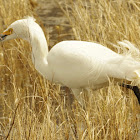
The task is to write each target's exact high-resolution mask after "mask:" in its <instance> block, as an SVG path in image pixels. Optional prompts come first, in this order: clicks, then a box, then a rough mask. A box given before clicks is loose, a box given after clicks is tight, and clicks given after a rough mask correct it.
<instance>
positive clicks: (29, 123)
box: [0, 0, 140, 140]
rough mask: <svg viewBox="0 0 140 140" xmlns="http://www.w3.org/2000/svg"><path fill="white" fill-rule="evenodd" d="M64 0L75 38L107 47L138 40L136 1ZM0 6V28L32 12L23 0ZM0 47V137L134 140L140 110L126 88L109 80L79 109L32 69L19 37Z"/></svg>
mask: <svg viewBox="0 0 140 140" xmlns="http://www.w3.org/2000/svg"><path fill="white" fill-rule="evenodd" d="M65 4H66V5H63V7H65V8H64V9H63V10H64V12H65V14H66V15H67V17H68V18H69V20H70V23H71V25H72V29H73V32H74V35H75V38H76V39H77V40H87V41H96V42H100V43H101V44H104V45H108V46H109V47H111V45H110V44H109V42H113V43H116V41H118V40H123V39H127V40H130V41H132V42H133V43H135V44H136V45H137V46H139V45H140V40H139V37H140V28H139V24H140V18H139V17H140V15H139V13H140V2H139V1H138V0H131V1H128V0H126V1H123V0H118V1H115V0H114V1H113V0H108V1H105V0H99V1H97V0H89V1H84V0H76V1H71V0H67V1H65ZM0 7H1V8H0V14H1V19H0V27H1V28H0V31H3V30H4V29H5V28H6V27H5V26H8V25H9V24H11V23H12V22H13V21H15V20H17V19H21V18H23V17H24V16H25V15H32V14H33V13H32V10H31V9H32V7H31V6H30V3H29V1H28V0H24V2H21V0H11V1H3V0H0ZM0 46H1V47H0V62H1V64H0V70H1V73H0V81H1V84H0V102H1V103H0V108H1V110H0V139H9V140H12V139H14V140H17V139H18V140H23V139H27V140H35V139H36V140H43V139H44V140H46V139H47V140H57V139H59V140H67V139H74V140H75V139H79V140H138V136H137V134H138V129H139V128H138V123H139V121H140V120H139V118H138V117H139V113H140V112H139V105H138V102H137V100H136V98H135V96H134V95H133V93H132V92H130V91H126V90H122V89H121V88H120V87H119V86H117V85H114V82H113V81H112V82H110V86H109V87H108V88H104V89H102V90H98V91H94V92H93V94H91V95H90V97H87V98H86V100H85V101H86V106H85V109H82V108H81V107H80V106H79V105H78V103H77V102H74V103H73V105H71V101H70V100H68V98H69V97H70V95H65V93H63V92H62V91H61V92H60V87H59V86H56V85H53V84H50V83H49V82H47V81H46V80H45V79H43V78H42V77H41V76H40V75H39V74H38V73H37V72H36V70H35V69H34V66H33V65H32V62H31V59H30V53H31V50H30V47H29V45H28V44H27V43H26V42H25V41H22V40H14V41H9V42H7V43H4V44H1V45H0Z"/></svg>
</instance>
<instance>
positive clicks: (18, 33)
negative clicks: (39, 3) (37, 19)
mask: <svg viewBox="0 0 140 140" xmlns="http://www.w3.org/2000/svg"><path fill="white" fill-rule="evenodd" d="M33 21H34V19H33V18H31V17H30V18H27V19H21V20H17V21H15V22H13V23H12V24H11V25H10V26H9V27H8V28H7V29H6V30H5V31H4V32H3V33H2V34H0V41H1V42H3V41H7V40H11V39H16V38H22V39H24V40H28V39H29V36H30V34H29V26H30V25H31V26H32V24H31V23H33Z"/></svg>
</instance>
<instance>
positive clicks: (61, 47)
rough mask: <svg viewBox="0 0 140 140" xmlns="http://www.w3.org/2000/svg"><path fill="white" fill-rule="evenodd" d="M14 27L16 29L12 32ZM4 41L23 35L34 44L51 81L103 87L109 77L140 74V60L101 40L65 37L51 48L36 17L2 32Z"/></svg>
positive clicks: (38, 65)
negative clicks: (115, 50) (64, 39)
mask: <svg viewBox="0 0 140 140" xmlns="http://www.w3.org/2000/svg"><path fill="white" fill-rule="evenodd" d="M10 31H12V33H9V34H8V32H10ZM0 37H1V41H5V40H10V39H15V38H22V39H24V40H27V41H28V42H29V43H30V44H31V46H32V61H33V64H34V65H35V68H36V70H37V71H39V72H40V73H41V74H42V75H43V76H44V77H45V78H46V79H48V80H50V81H51V82H55V83H60V84H62V85H65V86H68V87H69V88H71V89H72V90H73V91H74V89H82V88H89V87H90V88H92V89H99V88H101V87H103V86H105V85H106V83H107V82H108V78H110V77H112V78H116V79H126V80H129V81H133V80H135V79H138V78H139V77H140V75H139V70H140V63H139V62H138V61H136V60H134V59H133V58H132V57H131V56H127V55H126V56H123V55H120V54H118V53H115V52H114V51H112V50H110V49H109V48H107V47H104V46H102V45H100V44H98V43H92V42H86V41H62V42H60V43H58V44H56V45H55V46H54V47H53V48H52V49H51V50H50V52H48V46H47V41H46V39H45V36H44V33H43V31H42V29H41V27H40V26H39V25H38V24H37V23H36V22H35V21H34V19H33V18H27V19H22V20H17V21H15V22H14V23H12V24H11V25H10V26H9V27H8V28H7V29H6V30H5V31H4V33H3V35H1V36H0Z"/></svg>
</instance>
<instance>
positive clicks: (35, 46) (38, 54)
mask: <svg viewBox="0 0 140 140" xmlns="http://www.w3.org/2000/svg"><path fill="white" fill-rule="evenodd" d="M29 42H30V44H31V46H32V61H33V64H34V66H35V69H36V70H37V71H39V72H40V73H41V74H42V75H43V76H46V69H47V65H48V62H47V55H48V45H47V41H46V38H45V35H44V33H43V31H42V29H41V28H40V27H39V26H38V28H36V29H35V30H32V33H31V32H30V40H29Z"/></svg>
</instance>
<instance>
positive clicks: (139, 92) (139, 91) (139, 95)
mask: <svg viewBox="0 0 140 140" xmlns="http://www.w3.org/2000/svg"><path fill="white" fill-rule="evenodd" d="M120 86H122V87H125V88H127V89H131V90H132V91H133V92H134V94H135V95H136V97H137V99H138V102H139V104H140V89H139V88H138V86H131V85H128V84H124V83H123V84H121V85H120Z"/></svg>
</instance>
